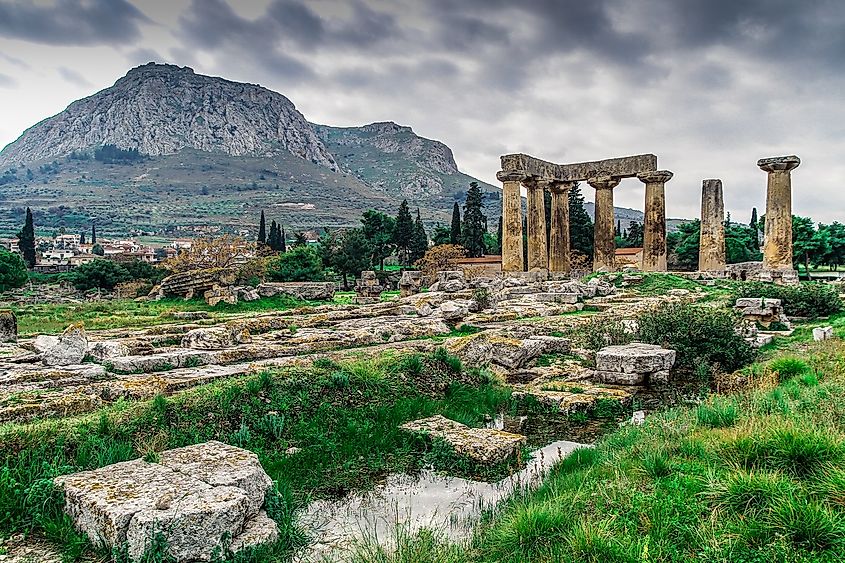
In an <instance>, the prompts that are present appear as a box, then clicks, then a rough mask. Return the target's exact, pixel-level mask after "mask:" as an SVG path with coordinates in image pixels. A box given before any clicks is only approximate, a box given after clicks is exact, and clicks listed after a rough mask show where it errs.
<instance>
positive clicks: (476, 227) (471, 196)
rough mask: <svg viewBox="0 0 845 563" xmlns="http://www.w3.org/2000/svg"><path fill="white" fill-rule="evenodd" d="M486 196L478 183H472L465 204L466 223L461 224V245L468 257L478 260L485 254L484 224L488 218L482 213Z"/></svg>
mask: <svg viewBox="0 0 845 563" xmlns="http://www.w3.org/2000/svg"><path fill="white" fill-rule="evenodd" d="M483 207H484V196H483V195H482V193H481V189H480V188H479V187H478V184H477V183H476V182H470V184H469V190H468V191H467V199H466V202H464V221H463V223H462V224H461V244H462V245H463V247H464V248H466V250H467V256H468V257H470V258H478V257H480V256H482V255H483V254H484V223H485V222H486V221H487V218H486V217H485V216H484V213H483V212H482V208H483Z"/></svg>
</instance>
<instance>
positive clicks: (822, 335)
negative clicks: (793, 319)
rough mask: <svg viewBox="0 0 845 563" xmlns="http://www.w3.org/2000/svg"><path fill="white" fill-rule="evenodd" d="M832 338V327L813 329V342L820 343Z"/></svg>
mask: <svg viewBox="0 0 845 563" xmlns="http://www.w3.org/2000/svg"><path fill="white" fill-rule="evenodd" d="M831 338H833V327H832V326H823V327H818V328H814V329H813V340H815V341H816V342H822V341H823V340H830V339H831Z"/></svg>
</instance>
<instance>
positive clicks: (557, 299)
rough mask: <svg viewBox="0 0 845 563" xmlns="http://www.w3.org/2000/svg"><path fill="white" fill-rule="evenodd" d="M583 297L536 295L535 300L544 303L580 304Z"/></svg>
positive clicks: (559, 294)
mask: <svg viewBox="0 0 845 563" xmlns="http://www.w3.org/2000/svg"><path fill="white" fill-rule="evenodd" d="M580 298H581V295H580V294H578V293H535V294H534V299H536V300H537V301H541V302H543V303H569V304H571V305H574V304H576V303H578V301H579V300H580Z"/></svg>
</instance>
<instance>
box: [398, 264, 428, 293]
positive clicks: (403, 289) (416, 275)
mask: <svg viewBox="0 0 845 563" xmlns="http://www.w3.org/2000/svg"><path fill="white" fill-rule="evenodd" d="M421 288H422V272H419V271H414V270H405V271H404V272H402V278H401V279H400V280H399V296H400V297H410V296H411V295H414V294H416V293H419V292H420V289H421Z"/></svg>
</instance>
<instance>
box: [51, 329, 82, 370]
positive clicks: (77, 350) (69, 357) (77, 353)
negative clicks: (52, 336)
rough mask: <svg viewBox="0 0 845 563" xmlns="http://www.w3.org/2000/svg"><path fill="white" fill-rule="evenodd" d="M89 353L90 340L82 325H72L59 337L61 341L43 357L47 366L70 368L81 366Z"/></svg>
mask: <svg viewBox="0 0 845 563" xmlns="http://www.w3.org/2000/svg"><path fill="white" fill-rule="evenodd" d="M87 353H88V338H87V337H86V336H85V329H84V328H83V326H82V325H81V324H72V325H70V326H69V327H67V328H66V329H65V330H64V332H63V333H62V334H61V336H59V340H58V342H57V343H56V344H54V345H53V346H50V347H49V348H48V349H46V350H45V351H44V353H43V354H42V355H41V360H42V362H43V363H44V365H45V366H70V365H74V364H81V363H82V360H83V359H84V358H85V354H87Z"/></svg>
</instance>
